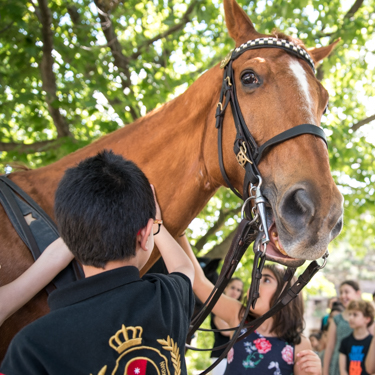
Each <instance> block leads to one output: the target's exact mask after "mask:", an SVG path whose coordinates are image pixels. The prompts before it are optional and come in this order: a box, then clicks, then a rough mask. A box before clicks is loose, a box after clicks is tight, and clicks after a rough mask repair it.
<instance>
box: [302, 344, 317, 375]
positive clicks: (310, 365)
mask: <svg viewBox="0 0 375 375" xmlns="http://www.w3.org/2000/svg"><path fill="white" fill-rule="evenodd" d="M297 366H298V367H299V369H300V370H302V371H303V373H306V374H311V375H321V374H322V362H321V360H320V358H319V357H318V355H317V354H315V353H314V352H313V351H312V350H301V351H300V352H299V353H297Z"/></svg>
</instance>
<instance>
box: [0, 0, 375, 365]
mask: <svg viewBox="0 0 375 375" xmlns="http://www.w3.org/2000/svg"><path fill="white" fill-rule="evenodd" d="M239 3H240V4H241V6H243V8H244V9H245V11H246V12H247V13H248V14H249V15H250V16H251V19H252V21H253V22H254V24H255V26H256V28H257V30H258V31H259V32H262V33H270V32H271V30H272V29H273V28H275V27H276V28H278V29H280V30H282V31H283V32H285V33H286V34H289V35H293V36H296V37H299V38H300V39H302V40H303V41H304V42H305V44H306V45H307V46H308V47H310V46H315V45H317V46H320V45H327V44H329V43H330V42H332V41H333V40H335V39H337V38H339V37H340V38H341V42H340V44H339V46H338V48H336V49H335V51H334V53H333V54H332V55H331V56H330V57H329V58H328V59H326V60H325V61H324V62H323V64H322V65H321V66H320V67H319V69H318V72H317V76H318V78H319V79H320V80H321V81H322V83H323V84H324V86H325V87H326V88H327V89H328V90H329V93H330V106H329V111H328V113H327V114H326V115H325V116H323V119H322V123H323V124H324V128H325V130H326V132H327V135H328V136H329V154H330V159H331V166H332V173H333V176H334V178H335V180H336V182H337V184H338V186H339V187H340V190H341V192H342V193H343V194H344V197H345V226H344V231H343V234H342V235H341V236H340V237H339V239H338V240H336V241H335V242H334V243H333V244H332V245H331V247H332V248H331V249H330V250H331V252H332V253H333V254H334V255H333V258H335V257H336V259H333V261H332V262H329V264H328V266H327V268H326V271H325V276H326V278H325V279H324V280H325V282H324V281H323V282H320V283H318V286H315V287H314V288H312V290H311V291H310V293H312V294H326V295H330V294H332V293H333V290H334V288H333V289H332V285H336V286H337V284H338V283H339V282H340V281H342V280H343V278H345V277H350V276H352V277H358V278H361V279H369V280H370V279H371V278H373V276H374V273H373V270H374V264H375V260H374V255H373V254H374V251H373V250H374V247H375V246H374V242H375V241H374V228H375V225H374V224H375V219H374V218H375V216H374V211H375V204H374V203H375V202H374V182H375V174H374V166H375V151H374V144H375V111H374V103H375V85H374V76H375V56H374V49H375V37H374V22H375V0H331V1H327V0H315V1H311V0H310V1H309V0H287V1H285V0H283V1H281V0H275V1H272V0H269V1H265V0H261V1H250V2H249V1H243V0H240V1H239ZM0 7H1V12H0V15H1V17H0V59H1V61H2V64H1V65H0V162H1V163H2V164H3V167H5V165H6V164H7V163H9V162H14V161H17V162H22V163H25V164H27V165H28V166H29V167H32V168H36V167H39V166H42V165H45V164H49V163H52V162H54V161H56V160H58V159H59V158H61V157H63V156H64V155H67V154H68V153H70V152H72V151H74V150H76V149H78V148H80V147H82V146H84V145H86V144H88V143H90V142H92V141H93V140H94V139H97V138H98V137H100V136H102V135H103V134H106V133H108V132H112V131H114V130H116V129H118V128H120V127H123V126H126V124H128V123H130V122H132V121H134V120H136V119H137V118H139V117H140V116H142V115H144V114H145V113H146V112H147V111H149V110H151V109H153V108H155V107H157V106H159V105H161V104H162V103H164V102H166V101H168V100H170V99H171V98H173V97H174V96H175V95H178V94H179V93H181V92H183V91H184V90H185V89H186V88H187V87H188V85H190V84H191V83H192V82H194V80H196V78H197V77H198V76H199V75H200V74H202V73H203V72H204V71H205V70H206V69H208V68H209V67H211V66H213V65H214V64H216V63H218V62H219V61H220V60H221V58H222V57H223V56H225V55H226V54H227V53H228V51H229V50H230V49H231V48H232V47H233V42H232V41H231V39H230V38H229V36H228V35H227V32H226V28H225V22H224V16H223V8H222V4H221V2H219V1H217V0H188V1H182V0H163V1H162V0H153V1H151V0H136V1H135V0H128V1H118V0H94V1H90V0H64V1H62V0H31V1H30V0H12V1H10V0H8V1H6V0H0ZM239 212H240V202H239V200H238V199H237V198H236V197H234V196H233V195H232V194H231V193H230V192H229V191H227V190H224V189H220V190H219V191H218V193H217V194H216V195H215V197H214V198H213V199H212V200H211V201H210V202H209V204H208V205H207V207H206V208H205V209H204V210H203V211H202V213H201V214H200V215H199V217H198V218H197V219H195V220H194V221H193V222H192V224H191V226H190V228H189V231H188V234H189V236H190V238H191V242H192V244H193V245H194V249H195V251H196V254H197V255H198V254H199V255H204V254H205V255H207V256H209V257H212V258H215V257H219V258H222V257H223V255H224V254H225V250H226V249H227V248H228V242H230V239H231V234H232V235H233V229H234V228H235V227H236V223H237V221H238V220H239ZM353 257H354V259H355V260H354V262H353V261H351V260H350V259H352V258H353ZM346 259H347V260H346ZM251 263H252V257H251V252H249V254H247V255H246V256H245V258H244V259H243V262H242V267H240V269H239V270H238V274H239V275H240V276H241V277H243V278H246V279H248V276H249V270H250V269H251ZM333 270H334V272H333ZM327 280H330V281H331V282H332V283H333V284H329V283H327V282H326V281H327ZM374 289H375V288H374ZM205 361H206V360H205ZM198 362H199V360H198ZM195 364H196V363H195ZM203 365H204V364H202V366H203Z"/></svg>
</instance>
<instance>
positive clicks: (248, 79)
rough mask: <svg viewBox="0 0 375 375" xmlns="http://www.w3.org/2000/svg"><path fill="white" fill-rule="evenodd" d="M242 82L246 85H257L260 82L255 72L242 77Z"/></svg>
mask: <svg viewBox="0 0 375 375" xmlns="http://www.w3.org/2000/svg"><path fill="white" fill-rule="evenodd" d="M241 81H242V83H243V84H244V85H255V84H257V83H258V82H259V80H258V77H257V76H256V74H255V73H254V72H246V73H244V74H243V75H242V77H241Z"/></svg>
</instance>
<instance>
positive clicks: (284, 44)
mask: <svg viewBox="0 0 375 375" xmlns="http://www.w3.org/2000/svg"><path fill="white" fill-rule="evenodd" d="M259 48H279V49H283V50H285V51H287V52H288V53H290V54H292V55H294V56H296V57H298V58H300V59H302V60H304V61H305V62H307V63H308V64H309V66H310V67H311V68H312V70H313V72H314V74H315V67H314V62H313V60H312V59H311V57H310V56H309V54H308V53H307V51H306V50H304V49H303V48H301V47H299V46H297V45H295V44H294V43H292V42H289V41H287V40H280V39H277V38H259V39H255V40H250V41H248V42H247V43H244V44H242V45H241V46H239V47H238V48H236V49H234V50H233V51H231V52H230V53H229V54H228V55H227V56H226V58H225V59H224V60H223V61H222V62H221V64H220V67H221V68H222V69H224V74H223V82H222V88H221V92H220V101H219V103H218V106H217V110H216V115H215V117H216V128H217V129H218V154H219V165H220V170H221V174H222V176H223V178H224V180H225V182H226V184H227V185H228V187H229V188H230V189H231V190H232V191H233V192H234V193H235V194H236V195H237V196H238V197H239V198H241V199H243V200H244V205H243V208H242V222H241V223H240V225H239V227H238V229H237V233H236V235H235V237H234V239H233V241H232V244H231V247H230V249H229V251H228V253H227V255H226V257H225V260H224V264H223V268H222V271H221V273H220V276H219V279H218V281H217V283H216V285H215V287H214V289H213V291H212V293H211V295H210V296H209V297H208V299H207V301H206V302H205V304H204V305H203V308H202V309H201V311H200V313H199V314H198V315H197V316H196V317H195V319H194V320H193V321H192V323H191V325H190V329H189V333H188V340H189V339H191V337H192V335H193V334H194V332H195V331H196V330H198V329H199V326H200V324H201V323H202V322H203V321H204V319H205V318H206V317H207V316H208V314H209V313H210V312H211V310H212V308H213V306H214V305H215V303H216V302H217V300H218V299H219V298H220V295H221V293H222V292H223V291H224V289H225V287H226V285H227V284H228V282H229V280H230V278H231V276H232V275H233V273H234V271H235V269H236V267H237V265H238V263H239V261H240V259H241V257H242V255H243V254H244V253H245V251H246V249H247V248H248V247H249V246H250V244H251V243H252V242H253V241H254V240H255V239H256V237H257V235H258V233H259V232H263V239H262V241H261V243H262V246H261V247H258V249H254V252H255V257H254V265H253V271H252V282H251V286H250V291H249V299H248V303H247V306H246V309H245V312H244V316H243V319H242V321H241V323H240V324H239V326H238V327H234V328H229V329H226V330H205V329H199V330H202V331H217V332H220V331H228V330H231V331H234V334H233V336H232V339H231V340H230V342H229V343H228V344H225V345H222V346H220V347H216V348H210V349H198V348H193V347H191V346H190V345H186V346H187V348H189V349H194V350H199V351H211V350H218V349H223V348H225V350H224V352H223V353H222V355H221V356H220V357H219V358H218V360H217V361H216V362H215V363H214V364H212V365H211V366H210V367H209V368H207V369H206V370H205V371H204V372H202V373H201V375H204V374H207V373H208V372H209V371H211V370H212V369H213V368H214V367H215V366H216V365H217V364H218V363H219V362H220V361H221V360H222V359H223V358H224V357H225V356H226V354H227V353H228V351H229V350H230V348H232V347H233V345H234V344H235V343H236V342H237V341H240V340H242V339H244V338H245V337H246V336H248V335H249V334H251V333H252V332H254V330H255V329H256V328H258V327H259V326H260V325H261V324H262V323H263V322H264V321H265V320H266V319H268V318H270V317H271V316H273V315H274V314H275V313H277V312H278V311H280V310H281V309H282V308H283V307H284V306H285V305H287V304H288V303H289V302H290V301H291V300H293V299H294V298H296V297H297V295H298V293H299V292H300V291H301V290H302V289H303V287H304V286H305V285H306V284H307V283H308V282H309V281H310V280H311V278H312V277H313V276H314V275H315V274H316V273H317V272H318V271H319V269H321V268H323V267H324V266H325V264H326V262H327V257H328V251H327V252H326V254H325V255H324V256H323V260H324V262H323V265H322V266H320V265H319V264H318V262H316V261H313V262H311V263H310V265H309V266H308V267H307V268H306V270H305V271H304V272H303V273H302V274H301V275H300V276H299V278H298V280H297V281H296V282H295V283H294V284H293V285H290V284H291V280H292V277H293V275H294V273H295V271H296V268H293V267H288V268H287V270H286V272H285V275H284V282H285V284H284V287H283V291H282V292H281V294H280V296H278V298H277V300H276V302H275V304H274V305H273V306H272V307H271V309H270V310H269V311H268V312H267V313H266V314H264V315H263V316H261V317H259V318H257V319H256V320H253V321H251V322H250V323H246V319H247V316H248V313H249V311H250V308H251V307H252V308H254V307H255V304H256V301H257V299H258V297H259V292H258V291H259V283H260V279H261V278H262V270H263V267H264V263H265V260H266V247H267V243H268V242H269V235H268V227H267V221H266V203H267V201H266V199H265V198H264V197H263V195H262V192H261V185H262V178H261V174H260V172H259V169H258V165H259V163H260V161H261V159H262V156H263V155H264V152H265V151H266V150H267V149H269V148H270V147H272V146H275V145H277V144H279V143H281V142H284V141H286V140H288V139H291V138H294V137H298V136H300V135H303V134H311V135H314V136H317V137H319V138H321V139H323V140H324V142H325V143H326V145H327V139H326V136H325V133H324V131H323V130H322V129H321V128H320V127H318V126H317V125H313V124H302V125H298V126H295V127H293V128H290V129H288V130H286V131H284V132H282V133H280V134H278V135H276V136H275V137H273V138H271V139H269V140H268V141H267V142H265V143H264V144H263V145H261V146H258V145H257V143H256V141H255V139H254V137H253V136H252V135H251V133H250V131H249V128H248V127H247V126H246V123H245V120H244V118H243V116H242V113H241V109H240V106H239V103H238V99H237V95H236V85H235V80H234V71H233V66H232V63H233V61H234V60H235V59H237V58H238V57H239V56H240V55H242V54H243V53H244V52H246V51H248V50H251V49H259ZM229 103H230V105H231V109H232V114H233V119H234V124H235V127H236V133H237V134H236V139H235V142H234V147H233V150H234V153H235V155H236V158H237V161H238V163H239V164H240V165H241V167H243V168H244V169H245V179H244V185H243V193H242V195H241V194H240V193H239V192H238V191H237V190H236V189H235V188H234V186H233V185H232V183H231V182H230V180H229V178H228V176H227V174H226V172H225V168H224V161H223V154H222V128H223V119H224V115H225V110H226V108H227V107H228V104H229ZM251 201H253V208H252V210H251V211H250V210H249V209H248V207H250V204H249V203H250V202H251ZM244 212H246V217H244ZM244 328H246V330H245V331H243V329H244Z"/></svg>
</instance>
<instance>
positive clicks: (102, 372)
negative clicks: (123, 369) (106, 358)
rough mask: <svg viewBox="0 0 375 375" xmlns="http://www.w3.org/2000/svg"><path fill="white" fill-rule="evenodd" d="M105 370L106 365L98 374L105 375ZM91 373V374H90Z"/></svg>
mask: <svg viewBox="0 0 375 375" xmlns="http://www.w3.org/2000/svg"><path fill="white" fill-rule="evenodd" d="M106 371H107V365H105V366H104V367H103V368H102V369H101V370H100V371H99V372H98V375H105V372H106ZM90 375H92V374H90Z"/></svg>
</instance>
